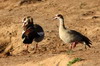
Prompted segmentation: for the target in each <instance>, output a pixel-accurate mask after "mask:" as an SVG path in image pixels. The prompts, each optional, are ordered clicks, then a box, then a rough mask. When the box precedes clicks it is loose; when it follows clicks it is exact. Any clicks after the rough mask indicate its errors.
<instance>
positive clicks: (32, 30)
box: [22, 16, 44, 51]
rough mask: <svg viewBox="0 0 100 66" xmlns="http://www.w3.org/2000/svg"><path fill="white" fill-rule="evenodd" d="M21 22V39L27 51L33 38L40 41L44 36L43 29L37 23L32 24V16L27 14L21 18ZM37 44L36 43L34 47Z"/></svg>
mask: <svg viewBox="0 0 100 66" xmlns="http://www.w3.org/2000/svg"><path fill="white" fill-rule="evenodd" d="M22 22H23V25H22V27H23V32H22V40H23V43H24V44H25V45H26V46H27V51H28V47H29V44H32V42H33V40H34V41H35V42H40V41H42V40H43V38H44V30H43V28H42V27H41V26H40V25H38V24H34V22H33V18H32V17H31V16H28V17H26V18H24V19H23V20H22ZM37 47H38V45H37V44H36V48H37Z"/></svg>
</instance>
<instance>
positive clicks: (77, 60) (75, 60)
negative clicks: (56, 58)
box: [67, 58, 82, 66]
mask: <svg viewBox="0 0 100 66" xmlns="http://www.w3.org/2000/svg"><path fill="white" fill-rule="evenodd" d="M79 61H82V59H81V58H74V59H73V60H72V61H69V62H68V64H67V66H72V64H74V63H76V62H79Z"/></svg>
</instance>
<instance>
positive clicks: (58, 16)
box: [54, 14, 64, 20]
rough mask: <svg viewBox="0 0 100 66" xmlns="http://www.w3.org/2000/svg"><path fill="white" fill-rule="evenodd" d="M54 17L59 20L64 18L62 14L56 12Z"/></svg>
mask: <svg viewBox="0 0 100 66" xmlns="http://www.w3.org/2000/svg"><path fill="white" fill-rule="evenodd" d="M54 19H59V20H60V19H64V18H63V15H61V14H57V15H56V16H55V17H54Z"/></svg>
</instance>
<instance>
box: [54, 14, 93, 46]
mask: <svg viewBox="0 0 100 66" xmlns="http://www.w3.org/2000/svg"><path fill="white" fill-rule="evenodd" d="M55 19H59V22H60V26H59V36H60V38H61V39H62V40H63V41H64V42H65V43H71V44H73V43H74V44H75V46H76V44H78V43H82V44H85V45H87V46H88V47H91V46H90V44H91V41H90V40H89V38H87V37H86V36H84V35H82V34H81V33H79V32H77V31H75V30H70V29H68V28H66V27H65V25H64V18H63V16H62V15H61V14H58V15H56V17H55Z"/></svg>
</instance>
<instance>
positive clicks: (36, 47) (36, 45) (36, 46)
mask: <svg viewBox="0 0 100 66" xmlns="http://www.w3.org/2000/svg"><path fill="white" fill-rule="evenodd" d="M37 49H38V43H36V44H35V52H34V53H36V52H37Z"/></svg>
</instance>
